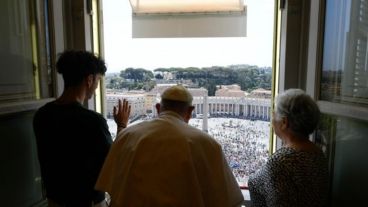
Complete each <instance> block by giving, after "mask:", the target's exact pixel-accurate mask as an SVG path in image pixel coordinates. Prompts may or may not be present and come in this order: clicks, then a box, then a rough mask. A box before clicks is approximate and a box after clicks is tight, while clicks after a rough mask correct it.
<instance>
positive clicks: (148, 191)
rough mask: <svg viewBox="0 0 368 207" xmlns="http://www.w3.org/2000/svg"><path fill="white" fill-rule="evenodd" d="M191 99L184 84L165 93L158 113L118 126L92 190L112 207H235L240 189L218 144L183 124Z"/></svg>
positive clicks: (158, 105)
mask: <svg viewBox="0 0 368 207" xmlns="http://www.w3.org/2000/svg"><path fill="white" fill-rule="evenodd" d="M192 100H193V97H192V95H191V94H190V93H189V91H188V90H187V89H186V88H184V87H183V86H180V85H177V86H172V87H170V88H168V89H167V90H165V91H164V93H163V94H162V96H161V102H160V103H159V104H156V109H157V111H158V113H159V117H158V118H155V119H153V120H151V121H145V122H142V123H139V124H136V125H133V126H130V127H128V128H126V129H124V130H122V131H121V132H120V133H119V134H118V137H117V138H116V140H115V142H114V143H113V145H112V147H111V149H110V152H109V154H108V156H107V158H106V160H105V163H104V166H103V168H102V170H101V173H100V176H99V178H98V181H97V183H96V187H95V188H96V189H98V190H102V191H106V192H108V193H109V194H110V195H111V202H112V206H114V207H115V206H134V207H136V206H138V207H139V206H182V207H188V206H195V207H201V206H209V207H216V206H218V207H228V206H229V207H230V206H240V205H241V204H242V202H243V195H242V193H241V191H240V188H239V186H238V183H237V182H236V180H235V178H234V176H233V174H232V172H231V170H230V168H229V166H228V163H227V162H226V160H225V157H224V154H223V152H222V150H221V146H220V145H219V144H218V143H217V142H216V141H215V140H214V139H213V138H212V137H211V136H209V135H208V134H206V133H204V132H202V131H200V130H199V129H197V128H195V127H192V126H190V125H188V121H189V119H190V118H191V114H192V111H193V109H194V107H193V106H192Z"/></svg>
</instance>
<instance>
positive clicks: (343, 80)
mask: <svg viewBox="0 0 368 207" xmlns="http://www.w3.org/2000/svg"><path fill="white" fill-rule="evenodd" d="M367 11H368V0H358V1H342V0H338V1H336V0H327V4H326V19H325V37H324V53H323V66H322V67H323V70H322V77H321V94H320V95H321V99H322V100H327V101H333V102H340V103H354V104H358V105H368V49H367V48H368V44H367V38H368V12H367Z"/></svg>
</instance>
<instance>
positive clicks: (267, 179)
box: [248, 89, 328, 207]
mask: <svg viewBox="0 0 368 207" xmlns="http://www.w3.org/2000/svg"><path fill="white" fill-rule="evenodd" d="M319 115H320V111H319V109H318V106H317V104H316V103H315V102H314V101H313V99H312V98H311V97H310V96H308V95H307V94H305V93H304V91H302V90H300V89H289V90H287V91H285V92H284V93H282V94H280V95H279V96H278V98H277V100H276V109H275V112H274V113H273V119H272V126H273V128H274V131H275V133H276V135H277V136H278V137H280V139H281V140H282V141H283V147H282V148H281V149H279V150H277V151H276V152H275V153H274V154H273V155H272V156H271V157H270V159H269V160H268V162H267V163H266V165H265V166H264V167H263V168H262V169H261V170H259V171H258V172H257V173H255V174H254V175H251V176H250V178H249V182H248V185H249V191H250V197H251V202H252V204H253V205H252V207H258V206H259V207H266V206H267V207H274V206H277V207H281V206H285V207H286V206H288V207H294V206H295V207H303V206H313V207H319V206H326V205H327V196H328V194H327V193H328V169H327V161H326V158H325V157H324V154H323V152H322V151H321V150H320V149H319V148H318V147H316V145H314V144H313V143H312V142H311V141H310V140H309V135H310V134H311V133H312V132H313V131H314V129H315V128H316V127H317V124H318V120H319Z"/></svg>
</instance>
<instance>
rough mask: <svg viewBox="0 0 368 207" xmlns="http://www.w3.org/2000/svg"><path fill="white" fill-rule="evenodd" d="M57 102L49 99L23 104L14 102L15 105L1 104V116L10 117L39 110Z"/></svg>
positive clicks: (24, 102)
mask: <svg viewBox="0 0 368 207" xmlns="http://www.w3.org/2000/svg"><path fill="white" fill-rule="evenodd" d="M52 100H55V99H54V98H47V99H41V100H33V101H22V102H14V103H4V104H0V115H8V114H14V113H19V112H25V111H32V110H37V109H38V108H40V107H41V106H43V105H44V104H46V103H48V102H50V101H52Z"/></svg>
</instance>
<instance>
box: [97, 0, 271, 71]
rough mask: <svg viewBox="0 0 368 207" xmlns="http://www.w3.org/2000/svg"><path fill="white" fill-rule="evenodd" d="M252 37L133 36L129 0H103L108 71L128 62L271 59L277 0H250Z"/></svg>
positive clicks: (205, 63) (265, 62)
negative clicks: (275, 3) (275, 2)
mask: <svg viewBox="0 0 368 207" xmlns="http://www.w3.org/2000/svg"><path fill="white" fill-rule="evenodd" d="M245 4H246V5H247V37H232V38H132V35H131V34H132V29H131V28H132V20H131V18H132V17H131V7H130V3H129V0H103V21H104V26H103V29H104V45H105V61H106V63H107V66H108V71H107V72H119V71H121V70H124V69H125V68H128V67H132V68H145V69H148V70H154V69H156V68H160V67H167V68H169V67H210V66H228V65H235V64H248V65H257V66H260V67H263V66H271V65H272V44H273V29H274V27H273V23H274V22H273V18H274V1H273V0H246V1H245Z"/></svg>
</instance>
